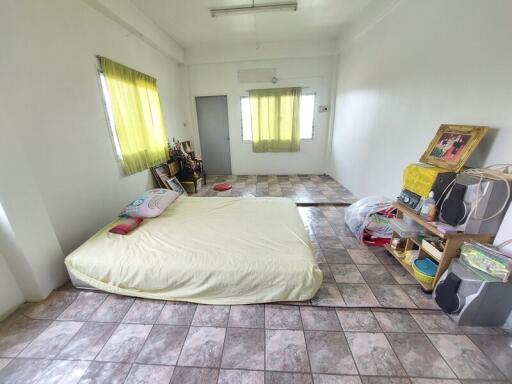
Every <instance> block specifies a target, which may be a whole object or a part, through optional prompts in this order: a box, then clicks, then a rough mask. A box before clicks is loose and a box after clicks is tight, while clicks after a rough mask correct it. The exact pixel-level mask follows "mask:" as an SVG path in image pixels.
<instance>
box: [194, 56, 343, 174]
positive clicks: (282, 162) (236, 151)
mask: <svg viewBox="0 0 512 384" xmlns="http://www.w3.org/2000/svg"><path fill="white" fill-rule="evenodd" d="M252 68H276V70H277V77H278V79H279V82H278V84H276V85H273V84H272V83H270V82H269V83H255V84H248V83H239V82H238V70H239V69H252ZM332 69H333V60H332V57H329V56H325V57H316V58H295V59H275V60H259V61H258V60H254V61H241V62H229V63H216V64H200V65H190V66H188V69H187V70H186V71H187V72H188V73H187V76H188V79H189V100H190V115H191V120H192V121H193V128H194V130H196V132H197V114H196V109H195V97H197V96H213V95H227V98H228V118H229V132H230V148H231V169H232V173H233V174H239V175H240V174H298V173H323V172H324V169H325V157H324V156H325V153H326V143H327V136H328V122H329V112H324V113H319V112H318V106H319V105H328V106H329V107H330V96H331V95H330V88H331V80H332ZM292 86H299V87H305V88H306V89H305V92H308V93H309V92H311V93H316V100H315V104H316V106H315V121H314V125H315V127H314V132H313V139H312V140H302V141H301V149H300V152H295V153H253V152H252V143H251V142H250V141H242V130H241V117H240V97H241V96H243V95H247V90H249V89H255V88H272V87H292ZM196 135H197V134H196ZM195 140H196V142H197V140H198V139H197V136H196V138H195ZM198 152H199V151H198Z"/></svg>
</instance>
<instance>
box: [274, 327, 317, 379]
mask: <svg viewBox="0 0 512 384" xmlns="http://www.w3.org/2000/svg"><path fill="white" fill-rule="evenodd" d="M265 338H266V342H265V359H266V361H265V364H266V365H265V367H266V369H267V370H270V371H287V372H309V361H308V354H307V349H306V340H305V339H304V333H303V332H302V331H291V330H271V329H269V330H266V336H265Z"/></svg>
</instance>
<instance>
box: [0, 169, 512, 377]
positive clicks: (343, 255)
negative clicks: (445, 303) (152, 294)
mask: <svg viewBox="0 0 512 384" xmlns="http://www.w3.org/2000/svg"><path fill="white" fill-rule="evenodd" d="M239 178H240V176H238V177H236V179H235V178H233V179H231V182H232V183H233V185H234V186H235V188H234V190H232V191H231V192H230V194H231V195H237V194H240V195H247V194H253V195H254V194H255V195H259V194H260V193H261V194H262V195H268V194H270V193H273V194H277V193H278V191H277V190H278V189H279V190H280V191H279V193H283V190H287V189H288V188H287V187H288V184H291V185H292V187H291V188H292V189H294V188H296V187H297V189H299V190H303V188H305V189H306V190H307V193H308V196H305V195H302V196H299V194H298V195H297V196H295V197H297V198H299V197H300V198H305V197H307V198H308V199H313V198H314V199H316V200H317V202H325V201H319V200H323V199H325V198H328V197H327V196H329V194H330V193H331V192H328V190H332V191H334V194H332V195H331V196H330V197H332V199H333V200H332V201H335V202H343V201H348V200H350V199H352V197H351V195H350V193H349V192H348V191H346V190H345V189H344V188H342V187H340V186H336V185H333V184H332V183H334V182H333V181H332V180H330V179H325V177H323V176H290V177H281V176H277V177H276V176H269V177H265V179H261V180H260V177H259V176H258V178H256V177H247V178H245V179H244V178H243V177H241V178H240V179H239ZM213 180H214V179H213V178H211V179H209V182H210V181H213ZM215 180H216V181H221V179H220V178H219V179H215ZM276 180H277V185H276ZM281 181H282V183H281ZM324 182H326V183H327V185H328V186H329V188H326V187H325V186H324V184H323V183H324ZM237 184H238V185H237ZM242 184H243V185H242ZM263 184H266V185H265V187H263ZM254 185H255V186H254ZM315 185H318V187H315ZM283 186H284V188H283ZM253 188H255V189H256V193H252V192H251V191H252V190H253ZM315 188H317V189H315ZM294 190H295V189H294ZM319 191H320V192H319ZM321 191H323V192H321ZM325 192H327V194H324V193H325ZM213 193H215V194H217V192H213V191H210V190H208V189H203V191H202V194H204V195H208V196H209V195H213ZM286 193H288V192H286ZM290 193H291V192H290ZM293 194H295V192H293ZM223 195H225V194H223ZM344 199H346V200H344ZM304 202H312V200H309V201H305V200H304ZM344 210H345V208H344V207H340V206H328V205H326V206H321V207H300V208H299V211H300V213H301V216H302V218H303V221H304V224H305V226H306V229H307V231H308V232H309V234H310V236H311V239H312V242H313V245H314V247H315V255H316V258H317V260H318V262H319V265H320V267H321V268H322V270H323V271H324V284H323V286H322V287H321V289H320V291H319V292H318V294H317V296H316V297H315V298H313V299H312V300H311V302H309V303H296V304H300V305H293V304H287V305H284V304H265V305H235V306H206V305H195V304H189V303H174V302H162V301H157V300H142V299H134V298H130V297H122V296H116V295H111V294H106V293H100V292H85V291H78V290H76V289H74V288H72V287H71V286H69V285H67V286H65V287H63V288H62V289H59V290H57V291H54V292H53V293H52V294H51V295H50V297H49V298H48V299H47V300H45V301H44V302H41V303H37V304H30V305H25V306H24V307H23V308H21V309H20V310H19V311H17V312H16V313H15V314H13V315H12V316H11V317H10V318H8V319H7V320H6V321H4V322H2V323H0V383H2V384H4V383H5V384H10V383H20V384H26V383H33V384H36V383H37V384H43V383H55V384H71V383H106V384H111V383H112V384H113V383H129V384H132V383H151V384H159V383H169V382H170V383H172V384H188V383H201V384H203V383H204V384H208V383H223V384H230V383H237V384H238V383H240V384H257V383H271V384H287V383H297V384H302V383H311V384H313V383H314V384H340V383H341V384H457V383H462V384H482V383H488V384H491V383H493V384H495V383H501V382H503V383H505V382H507V381H512V347H511V346H512V336H511V335H509V334H507V333H505V331H503V330H501V329H498V328H478V327H458V326H457V325H455V324H454V323H453V322H451V320H450V319H449V318H448V317H446V316H445V315H444V314H442V313H441V312H440V311H439V310H436V306H435V304H434V303H433V301H432V300H431V298H430V295H426V294H425V293H423V292H422V291H421V290H420V288H419V287H418V285H416V284H415V283H414V281H413V280H412V279H411V278H410V277H409V276H408V275H407V272H405V271H404V270H403V269H402V268H401V266H400V265H397V264H396V262H395V261H394V260H393V259H392V258H391V257H390V256H389V255H387V254H386V253H385V252H382V250H381V249H377V248H367V247H365V246H362V245H360V244H359V243H358V242H357V240H356V239H355V238H354V237H352V234H351V233H350V231H349V230H348V229H347V228H346V227H345V224H344V221H343V216H344ZM348 307H360V308H348ZM384 307H388V308H387V309H385V308H384ZM389 308H402V309H389ZM420 308H421V309H420Z"/></svg>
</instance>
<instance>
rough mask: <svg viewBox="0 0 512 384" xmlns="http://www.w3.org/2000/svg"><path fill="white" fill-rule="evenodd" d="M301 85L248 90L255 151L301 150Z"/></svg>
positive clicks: (253, 148)
mask: <svg viewBox="0 0 512 384" xmlns="http://www.w3.org/2000/svg"><path fill="white" fill-rule="evenodd" d="M300 94H301V89H300V88H277V89H255V90H251V91H249V100H250V104H251V126H252V150H253V152H297V151H299V150H300V113H299V111H300Z"/></svg>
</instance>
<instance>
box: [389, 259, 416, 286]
mask: <svg viewBox="0 0 512 384" xmlns="http://www.w3.org/2000/svg"><path fill="white" fill-rule="evenodd" d="M386 268H387V270H388V272H389V273H391V275H392V276H393V278H394V279H395V281H396V282H397V283H398V284H404V285H405V284H418V282H417V281H416V280H415V279H414V277H412V276H411V274H410V273H409V272H407V270H406V269H405V268H404V267H402V266H401V265H400V264H393V265H386Z"/></svg>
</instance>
